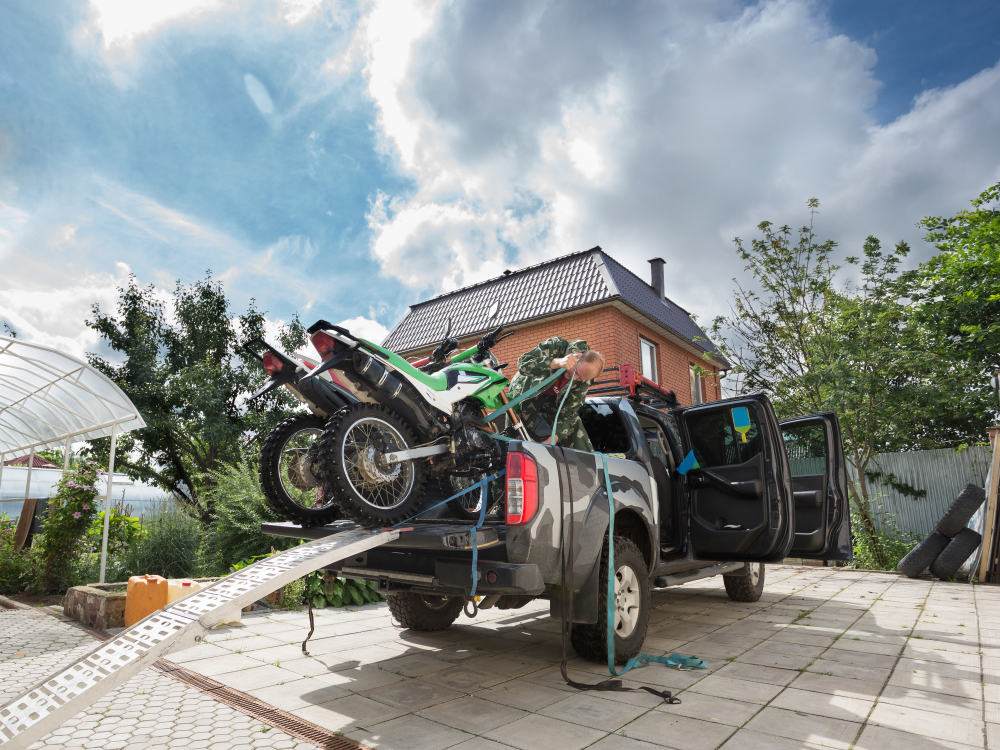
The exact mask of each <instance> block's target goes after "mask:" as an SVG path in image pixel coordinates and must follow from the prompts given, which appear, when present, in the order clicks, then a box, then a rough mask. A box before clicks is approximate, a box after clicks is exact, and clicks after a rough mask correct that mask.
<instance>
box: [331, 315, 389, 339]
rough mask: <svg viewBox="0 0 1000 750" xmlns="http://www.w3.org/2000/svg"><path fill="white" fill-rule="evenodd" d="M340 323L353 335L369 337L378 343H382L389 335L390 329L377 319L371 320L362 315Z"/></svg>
mask: <svg viewBox="0 0 1000 750" xmlns="http://www.w3.org/2000/svg"><path fill="white" fill-rule="evenodd" d="M338 325H339V326H341V327H343V328H346V329H347V330H348V331H350V332H351V335H353V336H358V337H359V338H363V339H367V340H368V341H371V342H373V343H376V344H381V343H382V342H383V341H384V340H385V337H386V336H388V335H389V331H388V329H386V327H385V326H384V325H382V324H381V323H379V322H378V321H377V320H371V319H370V318H365V317H362V316H358V317H357V318H351V319H350V320H344V321H341V322H340V323H338Z"/></svg>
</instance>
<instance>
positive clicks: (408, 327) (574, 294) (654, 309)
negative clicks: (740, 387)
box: [382, 247, 729, 366]
mask: <svg viewBox="0 0 1000 750" xmlns="http://www.w3.org/2000/svg"><path fill="white" fill-rule="evenodd" d="M497 302H499V313H498V315H497V318H496V321H495V322H493V323H490V320H489V314H490V312H491V308H492V307H493V306H494V305H495V304H496V303H497ZM607 302H612V303H613V302H619V303H622V304H624V305H625V306H627V307H628V308H631V309H632V310H634V311H636V312H637V313H639V314H640V315H641V316H642V317H644V318H646V319H648V320H649V321H650V322H652V323H653V325H654V327H661V328H665V329H667V331H668V333H669V334H672V337H673V338H675V339H677V340H679V343H682V344H683V345H686V347H687V348H692V347H693V348H694V349H695V350H697V351H700V352H708V353H709V354H710V355H711V357H712V359H714V360H716V361H717V362H718V363H719V364H721V365H723V366H726V365H728V364H729V363H728V361H727V360H726V359H725V358H724V357H723V356H722V354H721V353H720V352H719V351H718V350H717V349H716V347H715V345H714V344H713V343H712V342H711V341H709V340H708V336H706V335H705V333H704V331H702V330H701V328H699V327H698V325H697V324H696V323H695V322H694V321H693V320H692V319H691V316H690V314H689V313H688V312H687V311H686V310H684V309H683V308H682V307H680V306H678V305H677V304H675V303H674V302H672V301H671V300H669V299H665V298H664V299H661V298H660V296H659V295H658V294H657V293H656V292H655V291H654V290H653V288H652V287H651V286H650V285H649V284H647V283H646V282H645V281H643V280H642V279H640V278H639V277H638V276H636V275H635V274H634V273H632V272H631V271H629V270H628V269H627V268H625V266H623V265H622V264H621V263H619V262H618V261H616V260H615V259H614V258H612V257H611V256H610V255H608V254H607V253H605V252H604V251H603V250H602V249H601V248H600V247H594V248H591V249H590V250H584V251H582V252H577V253H572V254H570V255H564V256H562V257H560V258H555V259H553V260H549V261H545V262H544V263H539V264H537V265H534V266H528V267H527V268H522V269H520V270H517V271H505V272H504V274H503V275H502V276H498V277H497V278H494V279H489V280H488V281H483V282H480V283H478V284H473V285H471V286H467V287H463V288H461V289H456V290H455V291H453V292H448V293H445V294H440V295H438V296H436V297H433V298H431V299H429V300H427V301H426V302H418V303H417V304H415V305H411V306H410V309H409V310H408V311H407V313H406V315H404V316H403V319H402V320H400V321H399V323H397V324H396V327H395V328H393V329H392V331H391V332H390V333H389V335H388V337H386V339H385V341H384V342H382V345H383V346H385V347H386V348H387V349H391V350H393V351H396V352H401V353H406V352H409V351H413V350H416V349H421V348H424V347H427V346H429V345H431V344H437V343H438V342H440V340H441V338H442V337H443V334H444V331H445V326H446V325H447V321H448V319H449V318H450V319H451V323H452V328H451V335H452V336H454V337H456V338H464V337H467V336H471V335H475V334H478V333H481V332H483V331H485V330H486V329H487V327H489V326H490V325H500V324H503V325H504V326H506V327H508V328H509V327H511V326H515V325H520V324H523V323H527V322H530V321H534V320H539V319H541V318H547V317H551V316H553V315H561V314H564V313H567V312H570V311H573V310H578V309H581V308H585V307H590V306H592V305H596V304H602V303H607Z"/></svg>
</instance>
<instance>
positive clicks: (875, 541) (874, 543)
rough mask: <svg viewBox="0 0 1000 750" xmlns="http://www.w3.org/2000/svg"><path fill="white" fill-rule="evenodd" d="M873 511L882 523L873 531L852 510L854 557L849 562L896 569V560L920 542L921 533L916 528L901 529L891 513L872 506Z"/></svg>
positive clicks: (878, 568)
mask: <svg viewBox="0 0 1000 750" xmlns="http://www.w3.org/2000/svg"><path fill="white" fill-rule="evenodd" d="M872 515H873V516H875V517H876V518H879V520H880V523H879V525H880V526H881V528H880V529H879V530H877V531H876V532H875V534H874V535H872V534H868V533H866V532H865V529H864V527H863V522H862V520H861V518H860V517H859V516H858V515H857V514H856V513H852V514H851V527H852V531H853V536H854V560H853V561H852V562H850V563H848V565H849V566H850V567H852V568H861V569H864V570H895V569H896V565H897V564H898V563H899V561H900V560H902V559H903V558H904V557H906V555H907V554H908V553H909V551H910V550H912V549H913V548H914V547H916V546H917V545H918V544H919V543H920V540H921V536H920V534H918V533H916V532H915V531H912V530H906V531H903V530H902V529H900V528H899V525H898V524H897V522H896V517H895V515H893V514H892V513H889V512H881V511H880V510H875V511H874V512H873V513H872Z"/></svg>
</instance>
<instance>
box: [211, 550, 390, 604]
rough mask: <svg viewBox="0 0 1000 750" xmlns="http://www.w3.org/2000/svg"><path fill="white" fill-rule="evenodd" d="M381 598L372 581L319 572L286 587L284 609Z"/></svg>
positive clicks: (258, 557)
mask: <svg viewBox="0 0 1000 750" xmlns="http://www.w3.org/2000/svg"><path fill="white" fill-rule="evenodd" d="M271 554H272V553H266V554H263V555H256V556H255V557H249V558H247V559H246V560H240V561H239V562H238V563H233V565H232V566H231V567H230V569H229V572H230V573H235V572H236V571H238V570H242V569H243V568H245V567H247V566H248V565H252V564H253V563H255V562H257V561H258V560H263V559H264V558H266V557H270V556H271ZM384 598H385V597H383V596H382V595H381V594H380V593H378V592H377V591H376V590H375V582H374V581H359V580H356V579H354V578H334V577H333V576H332V575H325V574H324V573H322V572H316V573H310V574H309V575H307V576H305V577H303V578H299V579H298V580H297V581H293V582H292V583H289V584H288V585H287V586H285V606H286V607H287V606H290V605H296V604H299V603H301V604H308V603H309V600H310V599H311V600H312V605H313V607H314V608H315V609H324V608H326V607H327V605H329V606H331V607H349V606H351V605H361V604H366V603H368V602H379V601H382V600H383V599H384Z"/></svg>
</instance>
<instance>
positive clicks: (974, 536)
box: [931, 529, 983, 580]
mask: <svg viewBox="0 0 1000 750" xmlns="http://www.w3.org/2000/svg"><path fill="white" fill-rule="evenodd" d="M982 543H983V537H982V535H981V534H980V533H979V532H978V531H973V530H972V529H962V530H961V531H959V532H958V533H957V534H955V536H954V537H953V538H952V540H951V541H950V542H948V546H947V547H945V548H944V551H943V552H942V553H941V554H940V555H938V556H937V559H936V560H935V561H934V562H933V563H931V575H932V576H936V577H938V578H940V579H942V580H947V579H948V578H954V577H955V573H957V572H958V569H959V568H961V567H962V563H964V562H965V561H966V560H968V559H969V555H971V554H972V553H973V552H975V551H976V548H977V547H978V546H979V545H980V544H982Z"/></svg>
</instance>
